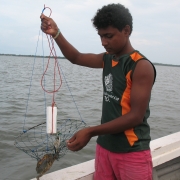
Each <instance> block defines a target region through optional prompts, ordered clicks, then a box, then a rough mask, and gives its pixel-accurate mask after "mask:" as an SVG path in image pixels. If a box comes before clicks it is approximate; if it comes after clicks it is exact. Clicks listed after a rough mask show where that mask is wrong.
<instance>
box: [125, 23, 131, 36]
mask: <svg viewBox="0 0 180 180" xmlns="http://www.w3.org/2000/svg"><path fill="white" fill-rule="evenodd" d="M123 30H124V33H125V35H127V36H130V34H131V28H130V26H129V25H126V26H125V27H124V28H123Z"/></svg>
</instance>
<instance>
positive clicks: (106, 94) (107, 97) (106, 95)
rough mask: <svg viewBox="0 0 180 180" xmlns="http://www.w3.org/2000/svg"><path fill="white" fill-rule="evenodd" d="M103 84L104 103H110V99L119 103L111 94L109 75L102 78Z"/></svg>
mask: <svg viewBox="0 0 180 180" xmlns="http://www.w3.org/2000/svg"><path fill="white" fill-rule="evenodd" d="M104 84H105V89H106V92H104V100H105V101H106V102H110V99H113V100H115V101H119V98H118V97H117V96H115V95H114V94H113V76H112V74H111V73H110V74H109V75H107V76H105V77H104Z"/></svg>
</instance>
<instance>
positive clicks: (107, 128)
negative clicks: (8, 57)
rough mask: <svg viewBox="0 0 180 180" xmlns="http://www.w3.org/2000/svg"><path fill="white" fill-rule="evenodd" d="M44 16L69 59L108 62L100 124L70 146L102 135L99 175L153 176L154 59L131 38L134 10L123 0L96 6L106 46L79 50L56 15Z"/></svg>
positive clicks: (45, 27)
mask: <svg viewBox="0 0 180 180" xmlns="http://www.w3.org/2000/svg"><path fill="white" fill-rule="evenodd" d="M41 21H42V24H41V29H42V31H43V32H45V33H47V34H50V35H52V36H53V37H54V39H55V41H56V43H57V45H58V46H59V48H60V49H61V51H62V53H63V54H64V56H65V57H66V58H67V59H68V60H69V61H71V62H72V63H74V64H78V65H81V66H87V67H92V68H103V87H104V92H103V107H102V118H101V125H98V126H94V127H88V128H85V129H82V130H80V131H78V132H77V133H76V134H75V135H74V136H73V137H72V138H71V139H69V140H68V142H67V146H68V148H69V149H70V150H72V151H78V150H80V149H82V148H83V147H84V146H86V144H87V143H88V142H89V140H90V139H91V137H93V136H98V139H97V148H96V158H95V174H94V179H95V180H152V158H151V152H150V147H149V142H150V128H149V125H148V123H147V118H148V117H149V114H150V111H149V101H150V95H151V89H152V86H153V83H154V81H155V76H156V72H155V68H154V66H153V65H152V64H151V62H150V61H148V60H147V59H146V57H145V56H143V55H142V54H140V53H139V52H138V51H137V50H135V49H134V48H133V47H132V45H131V43H130V40H129V37H130V34H131V32H132V16H131V14H130V12H129V10H128V9H127V8H125V7H124V6H123V5H121V4H109V5H107V6H104V7H102V8H101V9H99V10H98V11H97V13H96V15H95V17H94V18H93V19H92V22H93V25H94V26H95V28H96V29H97V32H98V34H99V36H100V38H101V42H102V45H103V46H104V48H105V49H106V52H105V53H101V54H83V53H80V52H79V51H78V50H76V49H75V48H74V47H73V46H72V45H71V44H70V43H69V42H68V41H67V40H66V39H65V38H64V37H63V35H62V33H60V32H59V30H58V27H57V25H56V23H55V22H54V21H53V20H52V19H51V18H48V17H46V16H44V15H43V14H42V15H41Z"/></svg>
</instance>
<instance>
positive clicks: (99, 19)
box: [92, 3, 133, 32]
mask: <svg viewBox="0 0 180 180" xmlns="http://www.w3.org/2000/svg"><path fill="white" fill-rule="evenodd" d="M132 21H133V19H132V16H131V14H130V12H129V10H128V9H127V8H125V7H124V6H123V5H121V4H119V3H118V4H109V5H106V6H103V7H102V8H101V9H98V10H97V13H96V15H95V16H94V18H93V19H92V23H93V25H94V27H95V28H96V29H97V30H98V29H101V28H107V27H108V26H113V27H115V28H117V29H118V30H119V31H122V30H123V28H124V27H125V26H126V25H129V26H130V28H131V32H132V29H133V26H132V25H133V22H132Z"/></svg>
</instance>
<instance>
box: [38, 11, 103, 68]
mask: <svg viewBox="0 0 180 180" xmlns="http://www.w3.org/2000/svg"><path fill="white" fill-rule="evenodd" d="M40 18H41V22H42V23H41V29H42V31H43V32H44V33H46V34H49V35H52V36H53V37H55V36H56V34H57V32H58V27H57V25H56V23H55V22H54V21H53V20H52V19H51V18H48V17H47V16H45V15H43V14H42V15H41V16H40ZM55 41H56V43H57V45H58V46H59V48H60V49H61V51H62V53H63V55H64V56H65V57H66V58H67V59H68V60H69V61H71V62H72V63H73V64H78V65H81V66H87V67H92V68H102V67H103V53H102V54H83V53H80V52H79V51H78V50H77V49H76V48H74V47H73V46H72V45H71V44H70V43H69V42H68V41H67V40H66V39H65V38H64V36H63V35H62V33H60V34H59V35H58V37H57V38H56V39H55Z"/></svg>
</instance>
